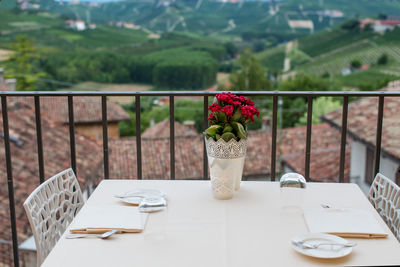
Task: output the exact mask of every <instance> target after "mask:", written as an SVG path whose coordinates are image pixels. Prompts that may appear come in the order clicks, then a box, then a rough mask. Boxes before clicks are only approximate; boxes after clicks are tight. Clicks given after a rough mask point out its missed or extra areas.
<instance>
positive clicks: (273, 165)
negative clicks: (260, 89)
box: [271, 95, 278, 181]
mask: <svg viewBox="0 0 400 267" xmlns="http://www.w3.org/2000/svg"><path fill="white" fill-rule="evenodd" d="M272 99H273V104H272V145H271V181H275V177H276V132H277V125H278V97H277V96H276V95H275V96H273V98H272Z"/></svg>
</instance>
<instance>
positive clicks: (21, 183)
mask: <svg viewBox="0 0 400 267" xmlns="http://www.w3.org/2000/svg"><path fill="white" fill-rule="evenodd" d="M8 111H9V113H8V116H9V128H10V137H11V138H12V139H14V140H15V141H13V142H10V145H11V155H12V166H13V182H14V194H15V209H16V217H17V231H18V236H19V238H20V239H21V241H22V240H24V239H25V238H27V237H28V236H29V235H30V234H31V232H30V228H29V224H28V221H27V219H26V216H25V211H24V209H23V206H22V204H23V202H24V201H25V199H26V198H27V197H28V195H29V194H30V193H31V192H32V191H33V190H34V189H35V188H36V187H37V186H38V185H39V167H38V159H37V144H36V128H35V113H34V110H33V108H32V107H31V106H29V105H27V104H26V103H24V102H18V101H10V102H9V103H8ZM2 132H3V120H2V118H0V133H2ZM42 134H43V151H44V155H43V156H44V166H45V178H46V179H47V178H49V177H51V176H52V175H54V174H56V173H58V172H60V171H62V170H64V169H67V168H69V167H70V150H69V131H68V128H67V127H65V126H64V127H63V126H60V125H59V124H58V123H55V122H54V121H53V120H52V119H51V118H50V117H49V116H48V115H47V114H45V113H42ZM75 137H76V155H77V157H76V161H77V174H78V180H79V182H80V185H81V187H82V188H86V186H87V185H88V184H90V183H92V182H93V183H94V184H96V183H97V182H98V181H99V180H101V179H102V177H103V176H102V173H101V172H94V170H97V169H101V168H102V158H103V156H102V149H101V144H98V143H96V142H95V141H93V140H92V139H89V138H86V137H85V136H82V135H79V134H76V136H75ZM0 139H3V138H0ZM1 143H3V141H2V140H1ZM0 162H1V165H0V177H1V180H0V239H3V240H11V236H10V235H11V234H10V231H9V223H10V221H9V220H10V217H9V215H8V212H9V208H8V190H7V183H6V177H7V175H6V166H5V152H4V149H0ZM96 173H98V174H96Z"/></svg>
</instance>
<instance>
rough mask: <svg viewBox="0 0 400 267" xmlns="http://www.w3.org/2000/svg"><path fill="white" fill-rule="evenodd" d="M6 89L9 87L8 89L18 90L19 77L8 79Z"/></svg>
mask: <svg viewBox="0 0 400 267" xmlns="http://www.w3.org/2000/svg"><path fill="white" fill-rule="evenodd" d="M6 89H7V91H16V90H17V79H7V80H6Z"/></svg>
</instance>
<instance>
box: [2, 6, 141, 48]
mask: <svg viewBox="0 0 400 267" xmlns="http://www.w3.org/2000/svg"><path fill="white" fill-rule="evenodd" d="M0 21H1V23H0V36H1V38H0V47H3V48H9V47H10V44H11V43H13V42H14V41H15V39H16V37H17V36H18V35H26V36H28V38H30V39H33V40H34V41H35V44H36V45H38V46H42V47H54V48H57V49H59V48H61V49H65V48H68V49H75V48H85V49H93V48H115V47H123V46H127V45H132V44H138V43H143V42H146V41H147V40H148V37H147V36H148V34H147V33H146V32H144V31H142V30H131V29H124V28H117V27H111V26H108V25H97V28H96V29H94V30H85V31H75V30H72V29H68V28H67V27H66V25H65V23H64V19H62V18H61V17H60V16H59V15H57V14H54V13H49V12H42V11H38V12H33V11H19V10H13V11H10V10H7V9H0Z"/></svg>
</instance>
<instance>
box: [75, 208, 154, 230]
mask: <svg viewBox="0 0 400 267" xmlns="http://www.w3.org/2000/svg"><path fill="white" fill-rule="evenodd" d="M146 221H147V214H146V213H141V212H139V209H138V208H137V207H128V206H111V205H110V206H107V205H104V206H84V207H83V208H82V210H81V211H80V212H79V214H78V216H77V217H76V218H75V220H74V221H73V222H72V224H71V226H70V228H69V230H70V232H71V233H74V234H84V233H86V234H101V233H105V232H107V231H110V230H118V232H119V233H140V232H142V231H143V229H144V226H145V225H146Z"/></svg>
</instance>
